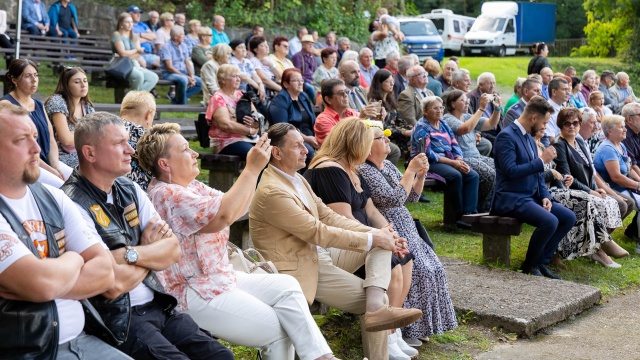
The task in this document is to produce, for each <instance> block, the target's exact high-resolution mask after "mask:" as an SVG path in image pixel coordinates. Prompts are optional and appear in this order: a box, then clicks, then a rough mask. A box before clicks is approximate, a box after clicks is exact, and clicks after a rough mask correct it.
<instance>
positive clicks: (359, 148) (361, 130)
mask: <svg viewBox="0 0 640 360" xmlns="http://www.w3.org/2000/svg"><path fill="white" fill-rule="evenodd" d="M372 143H373V129H372V128H370V127H369V126H367V124H365V123H364V122H362V121H360V119H359V118H357V117H348V118H345V119H342V120H340V122H338V124H337V125H336V126H334V127H333V129H331V132H329V135H328V136H327V137H326V138H325V140H324V142H323V143H322V146H321V147H320V149H319V150H318V151H317V152H316V156H314V157H313V160H311V163H310V164H309V167H313V165H315V164H316V163H317V162H318V160H319V159H321V158H329V159H331V160H333V161H342V162H343V163H345V164H346V166H347V169H345V170H347V171H355V168H356V166H358V165H360V164H362V163H364V162H365V160H367V157H368V156H369V152H371V144H372Z"/></svg>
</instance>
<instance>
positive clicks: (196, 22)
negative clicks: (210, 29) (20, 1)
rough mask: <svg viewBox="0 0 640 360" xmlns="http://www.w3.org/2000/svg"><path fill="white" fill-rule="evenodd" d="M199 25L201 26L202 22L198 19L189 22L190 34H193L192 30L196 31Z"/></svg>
mask: <svg viewBox="0 0 640 360" xmlns="http://www.w3.org/2000/svg"><path fill="white" fill-rule="evenodd" d="M198 25H201V23H200V20H197V19H193V20H189V22H188V23H187V28H188V29H189V33H191V30H192V29H195V28H196V27H198Z"/></svg>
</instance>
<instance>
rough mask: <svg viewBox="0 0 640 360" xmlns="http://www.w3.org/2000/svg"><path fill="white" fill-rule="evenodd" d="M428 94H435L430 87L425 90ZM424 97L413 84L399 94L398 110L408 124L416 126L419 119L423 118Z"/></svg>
mask: <svg viewBox="0 0 640 360" xmlns="http://www.w3.org/2000/svg"><path fill="white" fill-rule="evenodd" d="M424 91H425V93H427V96H433V92H431V90H429V89H425V90H424ZM421 102H422V97H421V96H420V94H418V90H417V89H416V88H414V87H413V86H408V87H407V88H406V89H405V90H404V91H403V92H401V93H400V95H399V96H398V112H399V113H400V115H401V116H402V118H403V119H404V121H406V122H407V124H408V125H412V126H415V125H416V123H417V122H418V120H420V118H422V116H423V113H422V107H421V105H420V104H421Z"/></svg>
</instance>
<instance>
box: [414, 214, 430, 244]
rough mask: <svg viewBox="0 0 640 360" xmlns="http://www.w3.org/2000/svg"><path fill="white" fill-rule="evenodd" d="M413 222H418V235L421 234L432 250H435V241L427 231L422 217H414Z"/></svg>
mask: <svg viewBox="0 0 640 360" xmlns="http://www.w3.org/2000/svg"><path fill="white" fill-rule="evenodd" d="M413 222H414V223H415V224H416V229H417V230H418V235H420V237H421V238H422V240H424V242H426V243H427V245H429V247H430V248H431V250H434V251H435V250H436V249H435V248H434V247H433V241H431V237H430V236H429V233H428V232H427V229H425V228H424V225H422V222H421V221H420V219H416V218H414V219H413Z"/></svg>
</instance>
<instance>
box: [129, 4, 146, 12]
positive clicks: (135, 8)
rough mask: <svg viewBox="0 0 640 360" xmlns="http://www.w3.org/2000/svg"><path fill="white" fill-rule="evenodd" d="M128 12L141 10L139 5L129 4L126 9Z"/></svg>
mask: <svg viewBox="0 0 640 360" xmlns="http://www.w3.org/2000/svg"><path fill="white" fill-rule="evenodd" d="M127 12H128V13H141V12H142V10H140V8H139V7H137V6H135V5H131V6H129V8H128V9H127Z"/></svg>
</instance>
